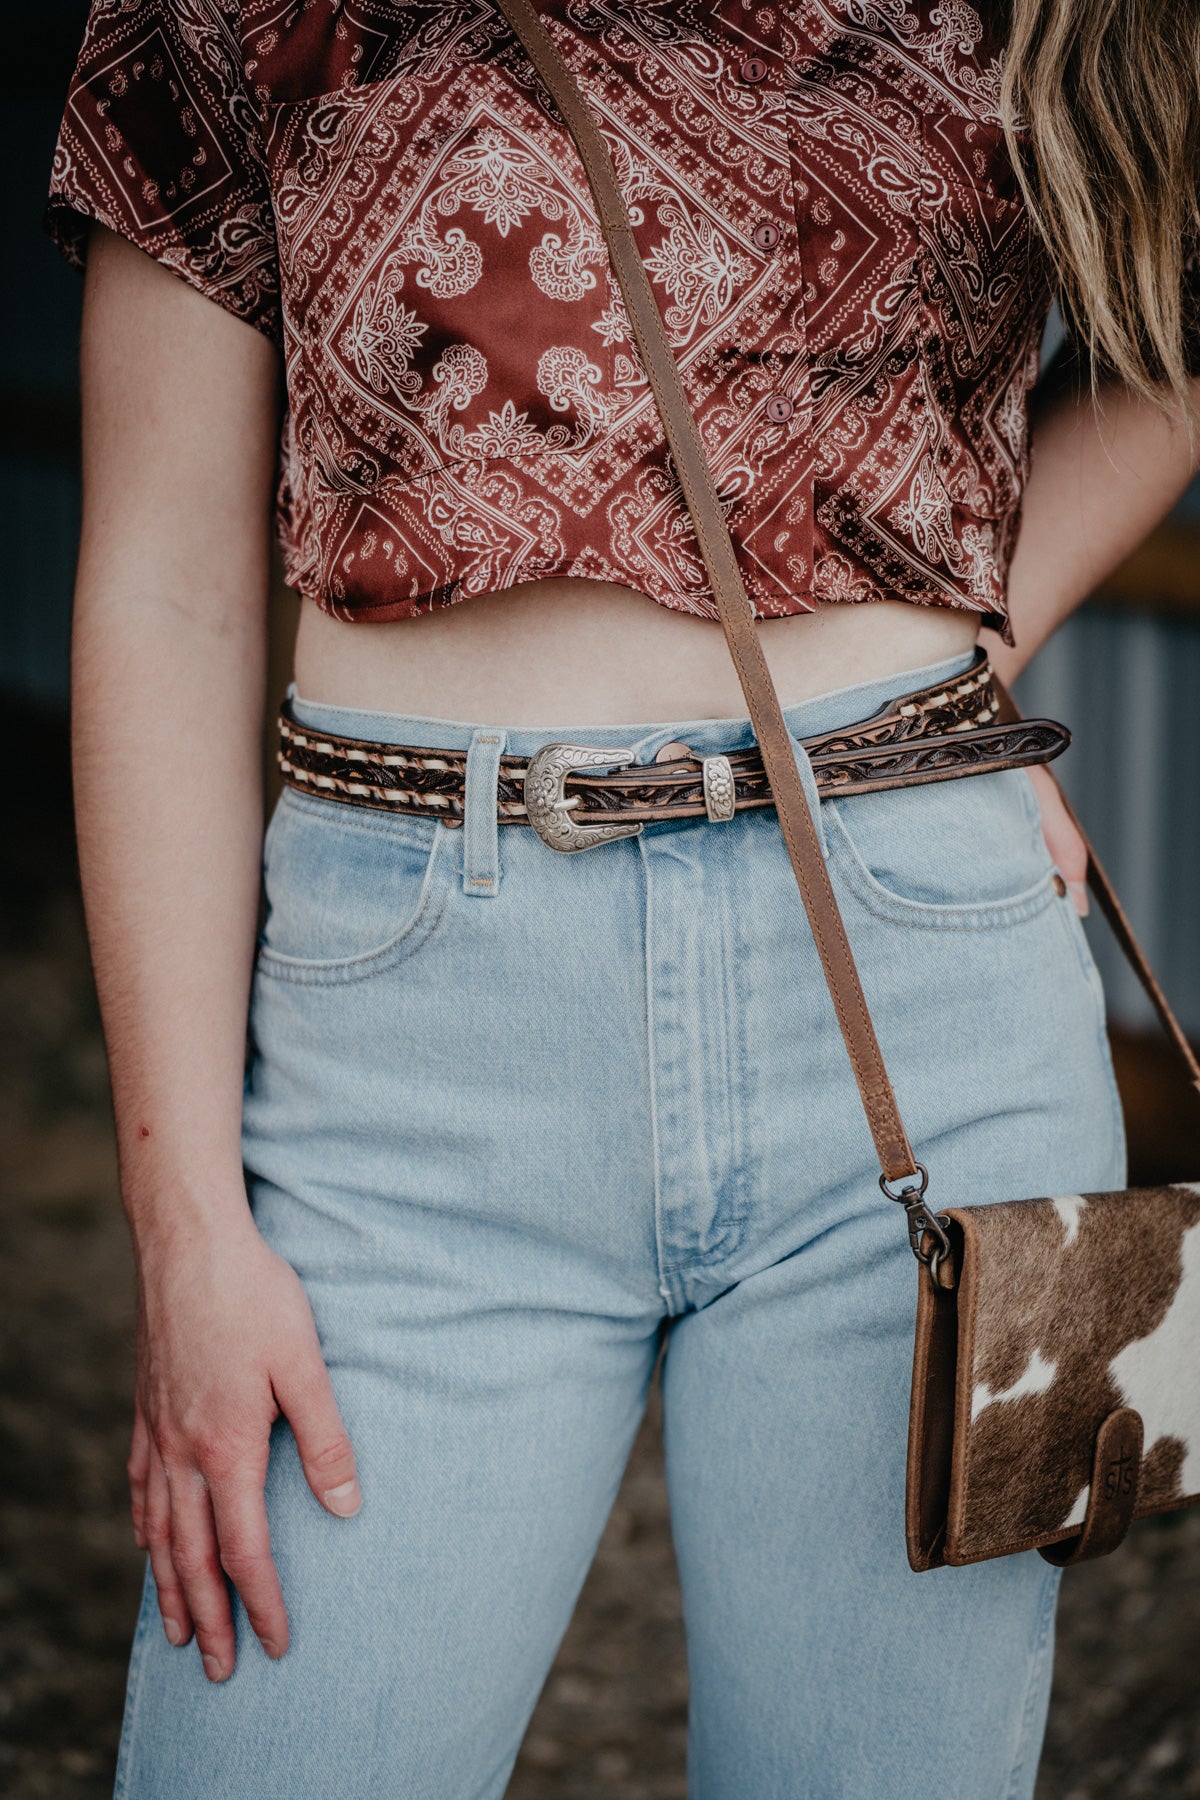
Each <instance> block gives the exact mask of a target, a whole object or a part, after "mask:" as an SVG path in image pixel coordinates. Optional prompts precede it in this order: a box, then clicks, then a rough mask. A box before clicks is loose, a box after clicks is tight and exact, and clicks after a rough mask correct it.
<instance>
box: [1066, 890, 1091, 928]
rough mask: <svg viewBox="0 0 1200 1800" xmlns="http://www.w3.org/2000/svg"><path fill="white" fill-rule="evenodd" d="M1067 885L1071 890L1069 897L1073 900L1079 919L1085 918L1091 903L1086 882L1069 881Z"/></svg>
mask: <svg viewBox="0 0 1200 1800" xmlns="http://www.w3.org/2000/svg"><path fill="white" fill-rule="evenodd" d="M1067 886H1068V888H1069V889H1070V890H1071V898H1072V900H1073V901H1074V902H1075V911H1076V912H1077V913H1078V914H1079V916H1080V918H1081V919H1086V918H1087V916H1088V913H1089V912H1090V911H1091V908H1092V903H1091V901H1090V900H1089V899H1088V891H1087V882H1086V881H1069V882H1068V883H1067Z"/></svg>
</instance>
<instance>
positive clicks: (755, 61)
mask: <svg viewBox="0 0 1200 1800" xmlns="http://www.w3.org/2000/svg"><path fill="white" fill-rule="evenodd" d="M768 73H769V71H768V69H767V65H766V63H765V62H764V61H763V59H762V57H761V56H748V57H747V58H746V60H745V62H744V63H743V64H742V66H741V69H740V70H739V74H740V75H741V77H742V80H743V81H765V80H766V79H767V75H768Z"/></svg>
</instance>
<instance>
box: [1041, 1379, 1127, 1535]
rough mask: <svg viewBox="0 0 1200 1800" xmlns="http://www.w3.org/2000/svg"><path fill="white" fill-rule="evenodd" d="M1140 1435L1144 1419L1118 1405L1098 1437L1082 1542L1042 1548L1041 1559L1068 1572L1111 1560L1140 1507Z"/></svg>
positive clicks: (1106, 1420)
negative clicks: (1084, 1564)
mask: <svg viewBox="0 0 1200 1800" xmlns="http://www.w3.org/2000/svg"><path fill="white" fill-rule="evenodd" d="M1142 1436H1143V1433H1142V1415H1141V1413H1139V1412H1135V1411H1134V1409H1133V1407H1132V1406H1120V1407H1118V1408H1117V1410H1116V1411H1115V1412H1110V1413H1109V1415H1108V1417H1107V1419H1105V1421H1104V1423H1103V1425H1101V1427H1100V1429H1099V1431H1098V1432H1097V1433H1096V1454H1095V1458H1094V1460H1093V1462H1092V1485H1091V1489H1090V1491H1089V1493H1088V1508H1087V1517H1086V1518H1085V1519H1084V1522H1083V1530H1082V1531H1081V1532H1080V1533H1079V1535H1078V1537H1071V1538H1064V1540H1063V1541H1062V1543H1059V1544H1047V1545H1045V1546H1043V1548H1042V1551H1041V1554H1042V1556H1044V1557H1045V1559H1046V1561H1047V1562H1049V1563H1056V1564H1057V1565H1058V1566H1059V1567H1060V1568H1066V1567H1067V1566H1068V1565H1069V1564H1071V1563H1078V1562H1088V1561H1089V1560H1090V1559H1091V1558H1092V1557H1094V1556H1107V1555H1108V1553H1109V1551H1110V1550H1115V1549H1116V1548H1117V1545H1118V1544H1119V1543H1120V1542H1121V1541H1122V1539H1123V1538H1124V1537H1125V1535H1126V1533H1127V1532H1128V1530H1129V1526H1130V1523H1131V1521H1132V1519H1133V1509H1134V1507H1135V1505H1136V1504H1137V1496H1138V1478H1139V1476H1140V1474H1141V1467H1142Z"/></svg>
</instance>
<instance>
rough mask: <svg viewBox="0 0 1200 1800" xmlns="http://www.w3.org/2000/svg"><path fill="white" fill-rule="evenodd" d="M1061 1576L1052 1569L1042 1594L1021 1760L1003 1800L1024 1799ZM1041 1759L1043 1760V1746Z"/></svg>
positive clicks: (1027, 1687) (1024, 1710)
mask: <svg viewBox="0 0 1200 1800" xmlns="http://www.w3.org/2000/svg"><path fill="white" fill-rule="evenodd" d="M1029 1554H1030V1555H1036V1552H1035V1551H1031V1552H1029ZM1061 1579H1062V1572H1061V1570H1059V1569H1055V1568H1051V1569H1050V1570H1049V1576H1048V1579H1047V1581H1046V1586H1045V1592H1044V1593H1043V1596H1042V1604H1041V1608H1040V1610H1039V1613H1038V1622H1037V1640H1036V1643H1035V1645H1034V1651H1033V1656H1032V1658H1031V1659H1030V1665H1029V1674H1028V1676H1027V1678H1026V1683H1025V1704H1024V1706H1023V1707H1022V1709H1021V1725H1020V1730H1019V1734H1018V1740H1017V1760H1016V1762H1015V1763H1014V1764H1013V1766H1012V1769H1011V1771H1010V1773H1009V1778H1008V1786H1007V1787H1006V1788H1005V1790H1004V1796H1003V1800H1020V1789H1019V1783H1020V1780H1021V1776H1022V1775H1023V1773H1024V1771H1025V1767H1026V1764H1027V1763H1028V1761H1029V1733H1030V1730H1031V1728H1032V1724H1033V1707H1034V1697H1035V1695H1036V1693H1037V1691H1038V1685H1039V1677H1040V1675H1041V1672H1042V1668H1043V1666H1044V1664H1045V1660H1046V1656H1047V1653H1048V1650H1049V1646H1050V1642H1051V1627H1052V1625H1053V1622H1054V1614H1055V1610H1056V1608H1057V1605H1058V1590H1059V1583H1060V1581H1061ZM1038 1760H1039V1761H1040V1760H1041V1758H1040V1748H1039V1758H1038Z"/></svg>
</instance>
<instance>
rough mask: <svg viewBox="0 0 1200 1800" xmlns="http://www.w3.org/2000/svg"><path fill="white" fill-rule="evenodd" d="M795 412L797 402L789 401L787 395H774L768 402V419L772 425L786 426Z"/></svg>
mask: <svg viewBox="0 0 1200 1800" xmlns="http://www.w3.org/2000/svg"><path fill="white" fill-rule="evenodd" d="M795 410H796V403H795V401H794V400H791V399H789V398H788V396H787V395H786V394H772V395H771V398H770V399H769V400H768V401H767V417H768V419H770V421H771V423H772V425H782V424H784V423H785V421H786V420H788V419H790V418H791V416H792V414H793V413H794V412H795Z"/></svg>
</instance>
